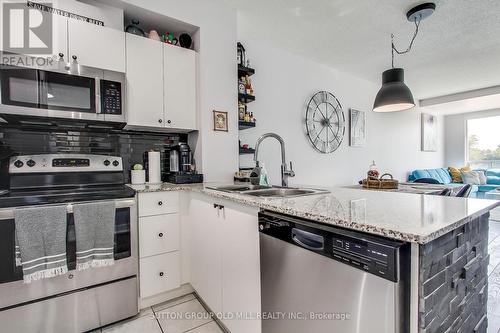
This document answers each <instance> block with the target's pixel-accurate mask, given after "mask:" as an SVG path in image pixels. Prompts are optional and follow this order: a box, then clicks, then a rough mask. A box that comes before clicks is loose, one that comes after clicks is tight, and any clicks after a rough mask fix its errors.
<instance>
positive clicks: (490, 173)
mask: <svg viewBox="0 0 500 333" xmlns="http://www.w3.org/2000/svg"><path fill="white" fill-rule="evenodd" d="M483 171H484V170H483ZM485 171H486V179H487V181H486V184H485V185H473V186H472V191H471V194H470V196H471V197H477V198H484V194H485V193H486V192H489V191H493V190H494V189H496V188H498V187H500V169H489V170H485ZM421 178H431V179H435V180H437V181H438V182H439V184H444V185H449V186H451V187H455V186H463V185H464V184H463V183H453V180H452V178H451V174H450V172H449V171H448V169H447V168H437V169H420V170H414V171H412V172H411V173H410V175H409V176H408V181H409V182H414V181H415V180H417V179H421Z"/></svg>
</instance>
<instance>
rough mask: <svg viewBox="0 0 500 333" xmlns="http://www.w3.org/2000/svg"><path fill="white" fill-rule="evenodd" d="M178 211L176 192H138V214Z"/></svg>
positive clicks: (149, 214) (177, 195)
mask: <svg viewBox="0 0 500 333" xmlns="http://www.w3.org/2000/svg"><path fill="white" fill-rule="evenodd" d="M177 212H179V193H178V192H153V193H139V216H152V215H161V214H169V213H177Z"/></svg>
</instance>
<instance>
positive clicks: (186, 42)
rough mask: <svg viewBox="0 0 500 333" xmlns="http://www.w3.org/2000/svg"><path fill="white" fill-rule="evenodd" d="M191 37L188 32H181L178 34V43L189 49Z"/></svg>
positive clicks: (191, 41)
mask: <svg viewBox="0 0 500 333" xmlns="http://www.w3.org/2000/svg"><path fill="white" fill-rule="evenodd" d="M192 43H193V39H192V38H191V36H190V35H189V34H186V33H183V34H181V35H180V36H179V45H180V46H181V47H183V48H185V49H190V48H191V44H192Z"/></svg>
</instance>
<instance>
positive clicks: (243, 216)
mask: <svg viewBox="0 0 500 333" xmlns="http://www.w3.org/2000/svg"><path fill="white" fill-rule="evenodd" d="M214 204H215V205H219V207H220V206H222V207H223V208H220V209H219V208H217V207H216V208H214ZM189 214H190V221H191V236H192V237H191V284H192V285H193V287H194V289H195V290H196V291H197V292H198V294H199V295H200V296H201V297H202V298H203V300H204V301H205V302H206V303H207V304H208V306H209V307H210V308H211V310H212V311H214V312H223V313H225V314H230V315H231V314H232V315H236V314H237V313H251V314H253V315H256V314H258V313H259V312H260V310H261V301H260V299H261V298H260V256H259V232H258V219H257V211H256V210H254V209H249V208H247V207H242V206H239V205H235V204H232V203H229V202H224V201H217V200H213V199H211V198H208V197H206V198H204V197H198V196H197V197H195V198H192V199H191V204H190V208H189ZM223 322H224V324H225V325H226V326H227V327H228V328H229V330H230V331H231V332H233V333H246V332H249V333H250V332H251V333H258V332H260V330H261V327H260V326H261V322H260V320H257V319H255V320H245V319H240V320H238V319H233V320H227V319H225V320H223Z"/></svg>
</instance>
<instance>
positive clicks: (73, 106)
mask: <svg viewBox="0 0 500 333" xmlns="http://www.w3.org/2000/svg"><path fill="white" fill-rule="evenodd" d="M57 63H58V64H56V66H52V67H47V68H43V67H21V66H11V65H8V66H6V65H2V66H1V67H0V116H1V117H3V118H5V119H9V117H16V118H17V117H44V118H65V119H69V120H77V121H103V122H113V123H123V125H124V124H125V121H126V120H125V113H124V107H123V99H124V96H123V95H124V91H125V87H124V86H125V74H124V73H119V72H113V71H108V70H103V69H98V68H93V67H86V66H80V65H78V64H76V63H73V64H65V63H63V62H57Z"/></svg>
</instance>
